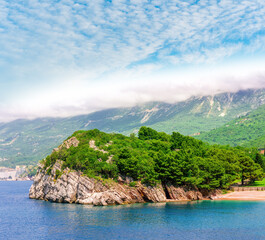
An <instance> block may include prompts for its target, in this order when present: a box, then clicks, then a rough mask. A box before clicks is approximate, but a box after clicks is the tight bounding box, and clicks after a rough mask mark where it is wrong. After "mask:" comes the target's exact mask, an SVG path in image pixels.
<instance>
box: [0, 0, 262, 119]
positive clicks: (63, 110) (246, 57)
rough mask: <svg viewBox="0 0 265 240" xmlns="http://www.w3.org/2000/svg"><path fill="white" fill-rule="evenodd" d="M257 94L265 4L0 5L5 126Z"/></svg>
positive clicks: (232, 0)
mask: <svg viewBox="0 0 265 240" xmlns="http://www.w3.org/2000/svg"><path fill="white" fill-rule="evenodd" d="M260 87H265V1H264V0H201V1H199V0H196V1H195V0H186V1H179V0H174V1H173V0H154V1H152V0H131V1H129V0H104V1H103V0H95V1H88V0H76V1H74V0H57V1H54V0H28V1H21V0H12V1H9V0H0V121H9V120H12V119H16V118H22V117H30V118H33V117H39V116H68V115H74V114H80V113H88V112H91V111H95V110H98V109H104V108H109V107H119V106H130V105H134V104H137V103H142V102H145V101H153V100H159V101H167V102H176V101H180V100H184V99H186V98H188V97H190V96H191V95H201V94H214V93H218V92H224V91H237V90H239V89H246V88H260Z"/></svg>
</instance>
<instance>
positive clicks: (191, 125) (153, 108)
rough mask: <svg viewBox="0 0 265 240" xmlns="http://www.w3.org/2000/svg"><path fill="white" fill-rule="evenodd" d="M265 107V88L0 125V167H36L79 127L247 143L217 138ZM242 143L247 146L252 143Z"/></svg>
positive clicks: (213, 141) (217, 141) (22, 120)
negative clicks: (150, 130)
mask: <svg viewBox="0 0 265 240" xmlns="http://www.w3.org/2000/svg"><path fill="white" fill-rule="evenodd" d="M263 104H265V89H249V90H244V91H238V92H235V93H220V94H216V95H209V96H196V97H191V98H189V99H187V100H186V101H182V102H178V103H174V104H169V103H164V102H149V103H146V104H141V105H137V106H134V107H128V108H115V109H106V110H102V111H98V112H94V113H90V114H86V115H78V116H74V117H66V118H37V119H34V120H28V119H18V120H15V121H12V122H7V123H0V166H14V165H21V164H26V165H27V164H35V163H37V162H38V161H39V160H40V159H42V158H44V157H45V156H46V155H48V154H49V153H50V152H51V150H52V149H53V148H54V147H56V146H58V145H59V143H61V142H62V141H63V140H64V139H65V138H67V137H68V136H69V135H71V134H72V133H73V132H74V131H76V130H80V129H84V130H89V129H94V128H97V129H99V130H102V131H105V132H118V133H122V134H126V135H129V134H130V133H136V132H137V131H138V129H139V128H140V127H141V126H149V127H152V128H154V129H156V130H157V131H164V132H167V133H171V132H173V131H176V132H180V133H182V134H185V135H191V136H196V137H198V138H200V139H202V140H206V141H209V142H210V143H222V144H232V145H237V144H242V141H239V142H237V139H235V140H233V141H231V142H229V139H228V138H227V140H226V141H224V140H221V137H218V138H214V135H215V134H216V133H217V132H216V131H218V129H219V128H220V127H221V129H226V130H227V129H228V128H227V126H225V125H227V124H228V125H229V126H232V125H233V121H237V120H239V119H244V116H252V115H251V112H252V111H255V110H256V109H258V108H259V107H260V106H262V105H263ZM258 111H261V112H262V111H265V109H264V108H261V109H260V110H258ZM254 114H255V112H254ZM251 118H252V119H253V117H251ZM239 121H241V120H239ZM261 125H262V123H261ZM261 128H262V129H263V128H265V126H261ZM220 131H221V132H222V131H223V130H220ZM236 131H237V130H236ZM207 132H209V133H207ZM260 133H262V131H260ZM207 134H209V135H207ZM230 135H231V134H230ZM261 135H262V134H261ZM259 138H261V140H257V141H256V140H255V136H254V137H253V139H250V140H251V144H256V143H257V142H262V138H263V137H262V136H259ZM218 139H219V140H218ZM255 141H256V142H255ZM243 144H244V145H248V143H247V141H244V142H243Z"/></svg>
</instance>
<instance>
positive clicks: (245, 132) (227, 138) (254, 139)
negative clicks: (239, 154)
mask: <svg viewBox="0 0 265 240" xmlns="http://www.w3.org/2000/svg"><path fill="white" fill-rule="evenodd" d="M264 119H265V105H262V106H260V107H259V108H257V109H255V110H253V111H251V112H249V113H248V114H247V115H245V116H242V117H238V118H236V119H235V120H233V121H230V122H228V123H226V124H225V125H224V126H222V127H219V128H216V129H213V130H211V131H209V132H203V133H201V134H200V135H199V136H197V137H196V138H198V139H200V140H203V141H206V142H209V143H211V144H216V143H218V144H222V145H226V144H229V145H232V146H245V147H252V146H253V147H258V148H264V147H265V127H264Z"/></svg>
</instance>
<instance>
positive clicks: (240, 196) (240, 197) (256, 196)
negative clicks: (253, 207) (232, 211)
mask: <svg viewBox="0 0 265 240" xmlns="http://www.w3.org/2000/svg"><path fill="white" fill-rule="evenodd" d="M214 200H234V201H265V191H240V192H230V193H226V194H224V195H221V196H218V197H217V198H216V199H214Z"/></svg>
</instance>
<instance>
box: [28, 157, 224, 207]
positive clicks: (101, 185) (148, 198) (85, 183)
mask: <svg viewBox="0 0 265 240" xmlns="http://www.w3.org/2000/svg"><path fill="white" fill-rule="evenodd" d="M61 164H62V162H60V161H59V160H58V161H57V162H56V163H55V165H54V166H53V168H52V170H51V173H50V174H47V173H46V169H43V168H41V169H40V170H39V171H38V173H37V175H36V176H35V179H34V182H33V184H32V186H31V188H30V191H29V197H30V198H32V199H39V200H46V201H52V202H59V203H79V204H90V205H95V206H105V205H115V204H130V203H144V202H166V201H174V200H175V201H185V200H204V199H214V198H217V197H218V195H219V194H221V191H220V190H215V191H210V192H209V191H201V192H200V191H198V190H194V189H188V188H186V187H175V186H173V185H166V186H162V185H157V186H155V187H151V186H146V185H143V184H141V183H140V182H137V183H136V184H135V186H130V185H131V184H130V182H131V181H132V179H130V178H123V177H121V176H120V177H119V179H118V182H115V181H113V180H112V179H107V180H102V181H101V180H96V179H93V178H88V177H87V176H84V175H83V174H82V173H81V172H77V171H71V170H70V169H64V170H63V171H61ZM59 171H60V172H61V174H60V176H57V175H56V173H58V172H59ZM134 183H135V182H134Z"/></svg>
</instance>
